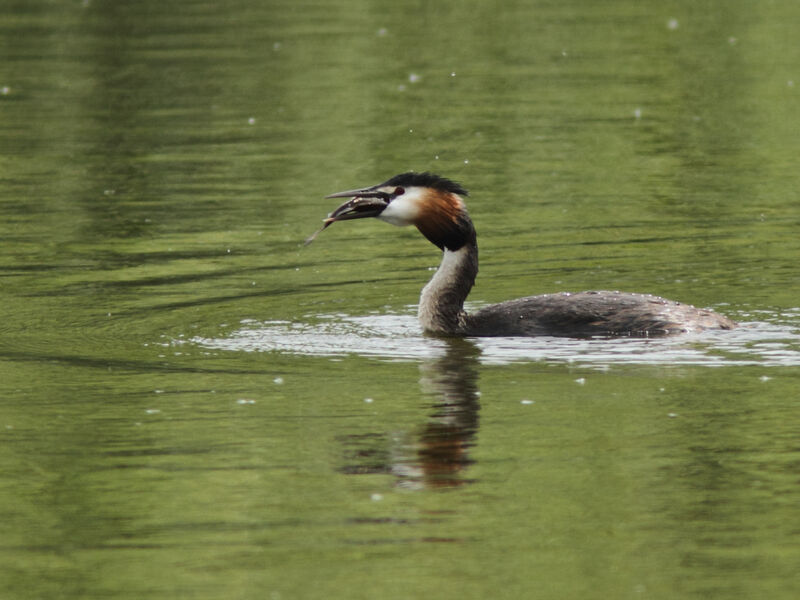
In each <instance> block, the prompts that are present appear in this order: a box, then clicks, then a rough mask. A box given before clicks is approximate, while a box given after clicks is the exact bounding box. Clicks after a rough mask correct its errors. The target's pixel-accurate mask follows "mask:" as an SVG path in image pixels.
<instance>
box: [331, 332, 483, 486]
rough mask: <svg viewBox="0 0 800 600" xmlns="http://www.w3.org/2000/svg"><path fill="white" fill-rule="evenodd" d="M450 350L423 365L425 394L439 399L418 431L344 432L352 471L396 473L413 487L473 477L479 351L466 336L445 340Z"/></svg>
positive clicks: (403, 483) (455, 483) (400, 480)
mask: <svg viewBox="0 0 800 600" xmlns="http://www.w3.org/2000/svg"><path fill="white" fill-rule="evenodd" d="M444 342H445V344H446V352H445V354H444V356H441V357H438V358H433V359H430V360H429V361H426V362H424V363H423V364H422V365H421V366H420V371H421V373H422V377H421V379H420V386H421V388H422V392H423V394H425V395H426V396H429V397H431V398H432V399H434V404H433V413H432V414H431V415H430V418H429V419H428V422H427V423H426V424H425V425H424V426H423V428H422V430H421V431H420V432H419V434H417V435H405V434H400V435H397V434H392V435H390V436H389V435H387V434H379V433H369V434H361V435H351V436H346V437H343V438H341V441H342V442H343V443H344V444H345V445H346V446H347V462H348V464H347V465H345V466H344V467H342V468H341V469H340V470H341V471H342V472H344V473H349V474H362V473H391V474H392V475H394V476H395V477H396V479H397V482H396V484H397V486H398V487H402V488H407V489H440V488H452V487H458V486H461V485H464V484H465V483H470V482H472V481H473V480H472V479H470V478H468V477H466V476H465V470H466V469H467V467H469V465H471V464H472V463H473V462H474V460H473V459H472V458H471V457H470V449H471V448H472V446H474V444H475V435H476V433H477V431H478V412H479V410H480V404H479V402H478V398H479V397H480V392H479V391H478V369H477V366H478V357H479V356H480V350H479V349H478V348H477V346H475V344H474V343H473V342H471V341H470V340H466V339H459V338H451V339H447V340H444Z"/></svg>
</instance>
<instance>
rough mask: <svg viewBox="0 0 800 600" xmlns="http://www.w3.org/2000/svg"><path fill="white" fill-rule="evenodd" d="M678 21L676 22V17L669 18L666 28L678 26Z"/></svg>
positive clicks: (674, 28)
mask: <svg viewBox="0 0 800 600" xmlns="http://www.w3.org/2000/svg"><path fill="white" fill-rule="evenodd" d="M679 25H680V23H678V19H670V20H669V21H667V29H672V30H673V31H674V30H676V29H677V28H678V26H679Z"/></svg>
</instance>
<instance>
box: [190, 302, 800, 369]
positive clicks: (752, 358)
mask: <svg viewBox="0 0 800 600" xmlns="http://www.w3.org/2000/svg"><path fill="white" fill-rule="evenodd" d="M735 316H738V317H739V318H742V317H745V316H749V317H751V318H752V317H754V316H756V317H758V318H759V319H761V320H759V321H749V322H744V323H742V326H741V327H739V328H737V329H735V330H733V331H716V332H705V333H701V334H687V335H681V336H675V337H668V338H653V339H641V338H611V339H570V338H555V337H534V338H474V339H473V342H474V343H475V345H476V346H477V347H478V348H479V349H480V360H481V362H483V363H485V364H509V363H519V362H559V363H570V364H576V365H581V366H586V367H592V368H608V367H610V366H612V365H623V364H631V365H660V366H669V365H676V366H683V365H699V366H709V367H716V366H742V365H760V366H798V365H800V309H792V310H789V311H785V312H782V313H775V312H767V311H761V312H759V313H758V314H757V315H754V314H745V313H740V314H739V315H735ZM240 325H241V327H240V328H239V329H237V330H235V331H234V332H232V333H231V334H230V335H228V336H226V337H222V338H204V337H195V338H193V339H192V340H190V342H191V343H194V344H197V345H199V346H202V347H205V348H208V349H215V350H223V351H230V352H279V353H285V354H295V355H305V356H330V357H335V356H344V355H350V354H354V355H359V356H366V357H373V358H379V359H383V360H398V361H418V360H426V359H430V358H436V357H439V356H442V355H443V354H444V353H445V352H446V351H447V343H446V341H444V340H442V339H439V338H435V337H429V336H425V335H423V334H422V332H421V331H420V327H419V325H418V323H417V320H416V318H415V317H414V316H412V315H410V314H388V315H387V314H384V315H368V316H360V317H353V316H349V315H343V314H333V315H322V316H318V317H314V318H311V319H309V322H304V323H298V322H289V321H256V320H249V319H248V320H245V321H242V322H241V323H240Z"/></svg>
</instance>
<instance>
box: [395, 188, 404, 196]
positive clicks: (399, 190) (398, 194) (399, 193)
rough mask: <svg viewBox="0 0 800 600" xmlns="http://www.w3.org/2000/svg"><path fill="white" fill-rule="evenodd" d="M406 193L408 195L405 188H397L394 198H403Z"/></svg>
mask: <svg viewBox="0 0 800 600" xmlns="http://www.w3.org/2000/svg"><path fill="white" fill-rule="evenodd" d="M405 193H406V191H405V189H404V188H401V187H396V188H394V194H393V195H394V196H402V195H403V194H405Z"/></svg>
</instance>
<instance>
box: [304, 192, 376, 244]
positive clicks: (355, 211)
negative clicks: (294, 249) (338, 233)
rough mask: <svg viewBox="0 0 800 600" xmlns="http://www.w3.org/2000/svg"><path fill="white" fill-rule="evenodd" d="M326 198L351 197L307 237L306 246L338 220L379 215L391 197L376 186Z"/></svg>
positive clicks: (338, 193) (339, 193)
mask: <svg viewBox="0 0 800 600" xmlns="http://www.w3.org/2000/svg"><path fill="white" fill-rule="evenodd" d="M325 197H326V198H350V200H348V201H347V202H345V203H344V204H342V205H341V206H339V208H337V209H336V210H334V211H333V212H332V213H331V214H329V215H328V218H327V219H325V220H324V221H323V222H322V227H320V228H319V229H318V230H317V231H316V232H314V234H313V235H312V236H311V237H309V238H307V239H306V241H305V244H304V245H305V246H308V245H309V244H310V243H311V242H313V241H314V238H316V237H317V236H318V235H319V234H320V233H322V231H324V230H325V229H326V228H327V227H328V225H330V224H331V223H335V222H336V221H349V220H350V219H365V218H367V217H377V216H378V215H379V214H381V213H382V212H383V209H384V208H386V207H387V206H389V200H390V199H391V197H390V196H389V194H388V193H386V192H381V191H379V190H376V189H375V188H363V189H360V190H348V191H346V192H337V193H335V194H331V195H330V196H325Z"/></svg>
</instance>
